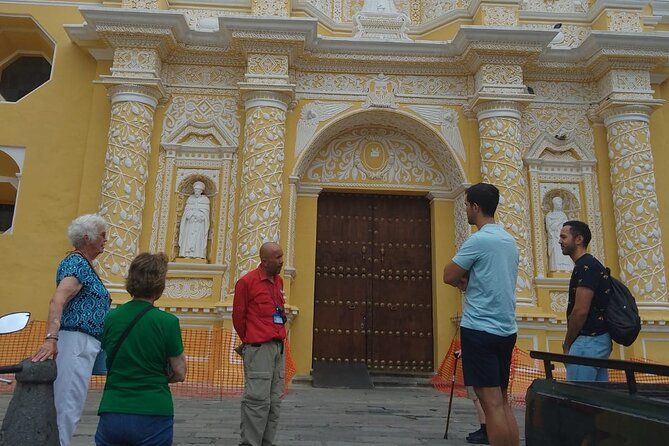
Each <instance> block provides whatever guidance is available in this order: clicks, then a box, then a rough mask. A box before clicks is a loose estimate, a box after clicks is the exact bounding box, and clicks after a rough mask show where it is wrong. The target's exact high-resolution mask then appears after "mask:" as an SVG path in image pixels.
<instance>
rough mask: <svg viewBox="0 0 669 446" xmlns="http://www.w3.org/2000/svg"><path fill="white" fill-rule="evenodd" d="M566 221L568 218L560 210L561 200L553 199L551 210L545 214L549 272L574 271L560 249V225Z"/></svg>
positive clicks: (572, 265) (569, 260)
mask: <svg viewBox="0 0 669 446" xmlns="http://www.w3.org/2000/svg"><path fill="white" fill-rule="evenodd" d="M568 220H569V217H567V214H565V213H564V211H563V210H562V198H560V197H553V210H552V211H550V212H549V213H547V214H546V241H547V243H548V269H549V271H571V270H572V269H574V262H572V260H571V258H570V257H569V256H566V255H564V254H562V249H561V248H560V231H561V230H562V225H563V224H564V223H565V222H566V221H568Z"/></svg>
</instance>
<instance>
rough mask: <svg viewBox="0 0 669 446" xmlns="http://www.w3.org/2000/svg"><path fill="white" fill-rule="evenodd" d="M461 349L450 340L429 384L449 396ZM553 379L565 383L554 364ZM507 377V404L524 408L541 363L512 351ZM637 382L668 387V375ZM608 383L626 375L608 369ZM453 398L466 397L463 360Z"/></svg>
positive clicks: (539, 374)
mask: <svg viewBox="0 0 669 446" xmlns="http://www.w3.org/2000/svg"><path fill="white" fill-rule="evenodd" d="M457 350H460V341H459V340H457V339H456V340H453V342H451V346H450V348H449V349H448V353H447V354H446V356H445V357H444V359H443V361H442V362H441V365H440V366H439V370H438V371H437V373H436V375H435V376H434V378H432V384H433V385H434V387H435V388H436V389H437V390H439V391H441V392H445V393H448V394H450V392H451V385H452V384H451V383H452V379H453V368H454V365H455V356H454V355H453V353H454V352H455V351H457ZM629 360H630V361H636V362H647V363H652V361H649V360H647V359H641V358H630V359H629ZM553 365H554V367H555V368H554V369H553V377H554V378H555V379H557V380H561V381H564V380H565V379H566V369H565V367H564V364H561V363H553ZM510 372H511V373H510V375H509V393H508V394H509V403H510V404H511V405H512V406H514V407H524V406H525V394H526V393H527V389H528V388H529V387H530V384H532V381H534V380H535V379H537V378H545V377H546V375H545V373H544V363H543V361H539V360H536V359H532V358H530V354H529V353H528V352H526V351H524V350H521V349H519V348H517V347H516V348H514V350H513V356H512V358H511V371H510ZM635 377H636V381H637V382H639V383H653V384H669V376H658V375H651V374H647V373H636V374H635ZM609 381H611V382H621V383H624V382H626V379H625V373H624V372H623V371H621V370H609ZM453 395H455V396H460V397H461V396H466V395H467V392H466V389H465V386H464V381H463V375H462V361H461V360H458V362H457V373H456V378H455V387H454V392H453Z"/></svg>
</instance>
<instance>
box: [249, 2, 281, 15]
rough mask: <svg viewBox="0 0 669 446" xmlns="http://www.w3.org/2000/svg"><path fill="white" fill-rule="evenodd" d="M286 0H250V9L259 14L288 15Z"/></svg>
mask: <svg viewBox="0 0 669 446" xmlns="http://www.w3.org/2000/svg"><path fill="white" fill-rule="evenodd" d="M289 8H290V3H289V1H288V0H251V11H252V12H253V14H254V15H260V16H289V15H290V10H289Z"/></svg>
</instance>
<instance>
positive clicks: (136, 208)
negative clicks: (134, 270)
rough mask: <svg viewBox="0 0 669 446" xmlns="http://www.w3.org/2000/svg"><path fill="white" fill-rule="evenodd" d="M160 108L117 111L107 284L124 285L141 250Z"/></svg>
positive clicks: (107, 181)
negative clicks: (153, 139)
mask: <svg viewBox="0 0 669 446" xmlns="http://www.w3.org/2000/svg"><path fill="white" fill-rule="evenodd" d="M153 113H154V108H153V107H150V106H148V105H146V104H143V103H140V102H116V103H114V104H113V105H112V110H111V122H110V125H109V134H108V144H107V154H106V156H105V170H104V176H103V179H102V197H101V203H100V215H102V216H103V217H104V218H105V219H106V220H107V222H108V224H109V228H108V230H107V238H108V239H109V243H108V244H107V246H106V248H105V251H104V252H103V253H102V254H101V255H100V258H99V259H98V262H99V265H100V278H101V279H102V280H103V282H104V283H105V284H115V285H118V284H122V283H123V282H124V279H123V278H124V277H125V275H126V272H127V269H128V267H129V266H130V262H131V261H132V259H133V258H134V257H135V255H137V253H138V250H139V237H140V235H141V231H142V213H143V211H144V199H145V185H146V180H147V178H148V158H149V153H150V152H151V130H152V128H153Z"/></svg>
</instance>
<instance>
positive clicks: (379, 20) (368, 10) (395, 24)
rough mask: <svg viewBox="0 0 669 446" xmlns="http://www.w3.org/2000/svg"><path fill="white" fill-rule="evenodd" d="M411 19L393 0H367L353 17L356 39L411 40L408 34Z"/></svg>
mask: <svg viewBox="0 0 669 446" xmlns="http://www.w3.org/2000/svg"><path fill="white" fill-rule="evenodd" d="M410 23H411V20H410V19H409V16H408V15H406V14H404V13H401V12H399V11H398V10H397V8H396V7H395V3H394V2H393V0H365V2H364V4H363V6H362V9H361V10H360V12H358V13H357V14H356V15H355V16H354V17H353V32H354V37H355V38H356V39H377V40H410V39H409V36H408V35H407V31H409V24H410Z"/></svg>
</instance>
